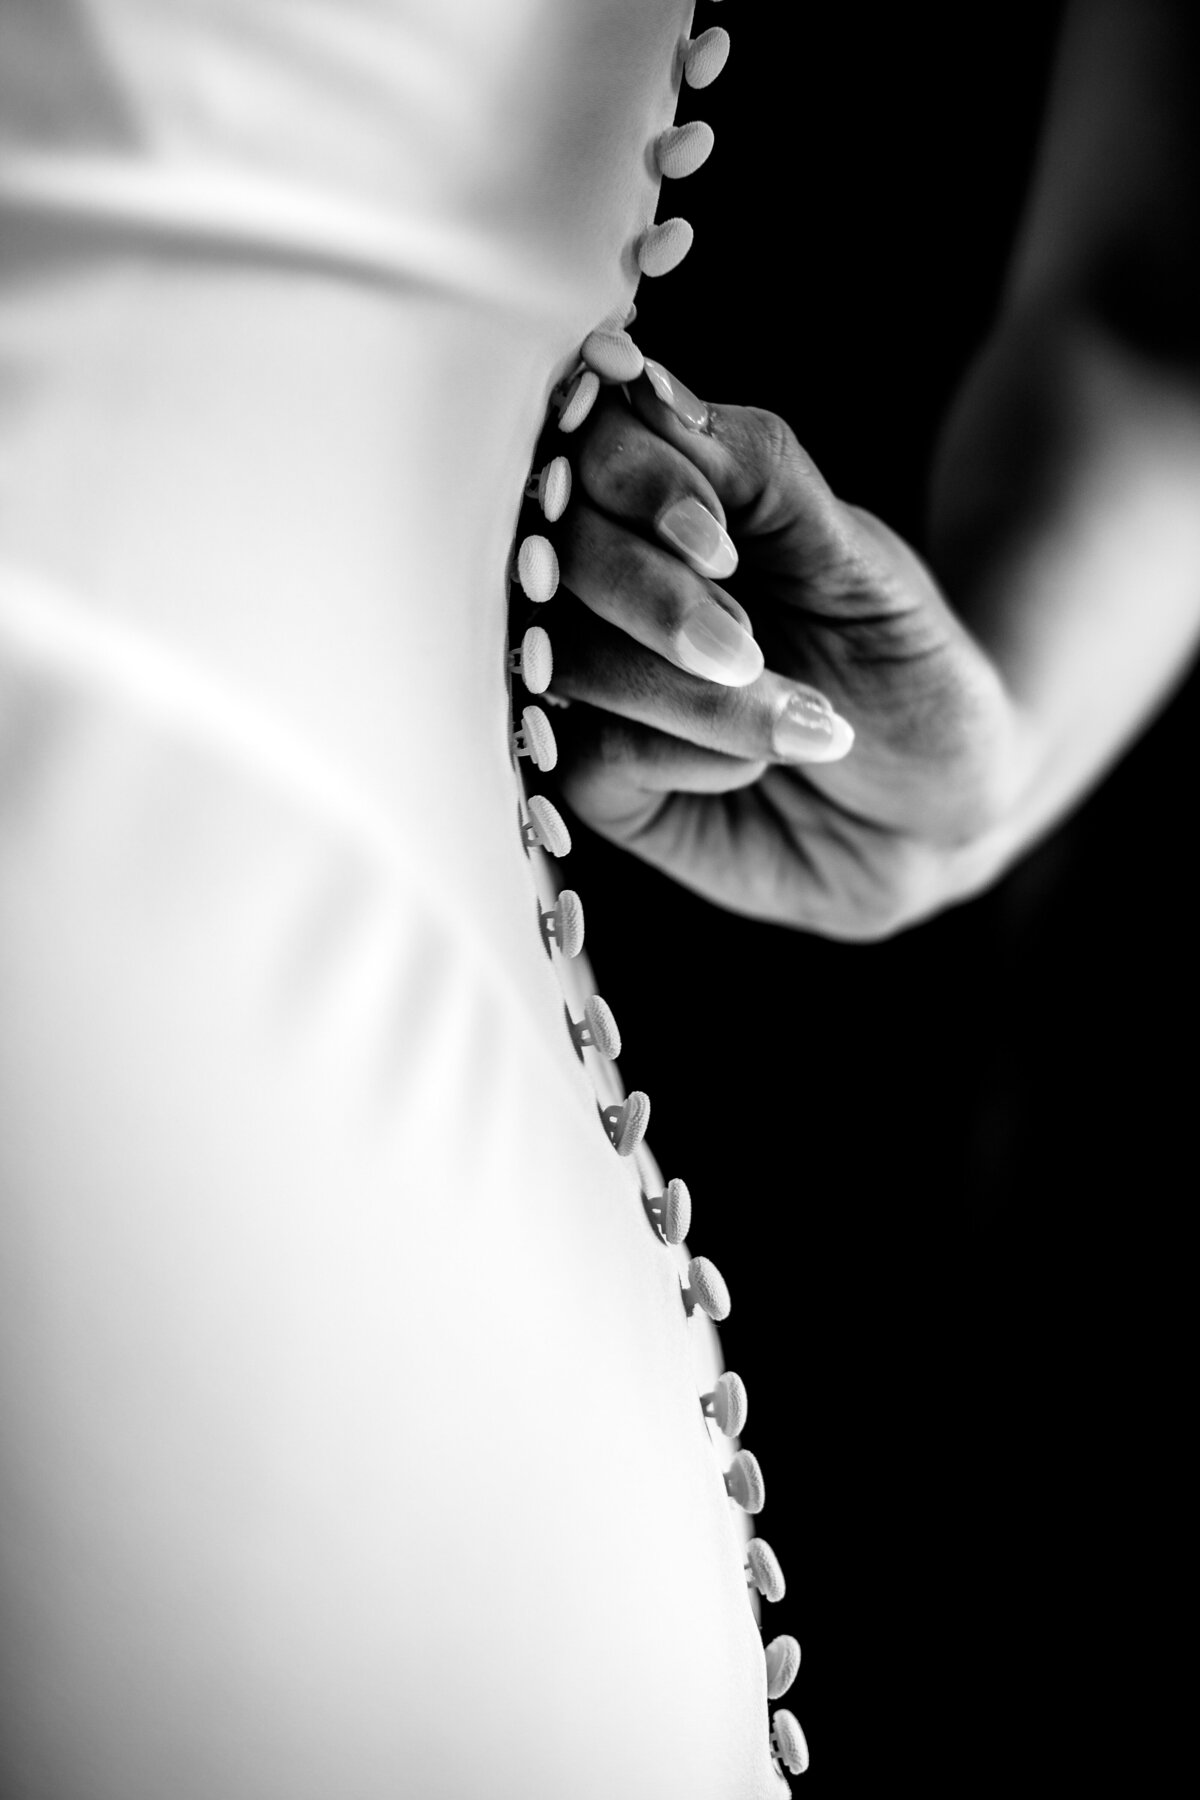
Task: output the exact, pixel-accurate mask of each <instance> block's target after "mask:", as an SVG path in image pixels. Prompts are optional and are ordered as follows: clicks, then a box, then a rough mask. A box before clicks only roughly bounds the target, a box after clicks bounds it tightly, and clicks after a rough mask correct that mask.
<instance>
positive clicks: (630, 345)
mask: <svg viewBox="0 0 1200 1800" xmlns="http://www.w3.org/2000/svg"><path fill="white" fill-rule="evenodd" d="M580 355H581V356H582V357H583V360H584V362H585V363H587V364H588V366H589V367H590V368H592V369H594V370H595V371H596V374H597V375H600V376H602V377H603V378H604V380H605V381H636V380H637V378H638V376H639V375H640V374H641V372H642V370H643V369H644V368H645V366H646V359H645V357H644V356H643V355H642V353H641V351H640V350H639V349H638V347H637V345H636V344H635V343H634V341H633V339H632V338H631V337H630V335H629V333H628V332H627V331H591V332H589V333H588V335H587V337H585V338H584V340H583V348H582V350H581V351H580ZM559 423H560V425H561V423H562V421H561V419H560V420H559Z"/></svg>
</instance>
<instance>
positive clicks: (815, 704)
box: [772, 688, 854, 763]
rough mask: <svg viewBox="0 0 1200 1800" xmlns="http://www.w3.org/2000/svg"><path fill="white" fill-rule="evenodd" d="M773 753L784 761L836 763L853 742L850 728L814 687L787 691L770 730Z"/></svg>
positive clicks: (852, 733) (851, 728)
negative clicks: (784, 702)
mask: <svg viewBox="0 0 1200 1800" xmlns="http://www.w3.org/2000/svg"><path fill="white" fill-rule="evenodd" d="M772 737H773V740H774V744H775V754H776V756H779V757H782V758H783V759H784V760H785V761H786V762H806V763H827V762H838V761H840V760H841V758H842V757H843V756H845V754H846V752H847V751H848V750H849V748H850V746H851V744H852V743H853V742H854V728H853V726H851V725H850V724H849V723H848V722H847V720H845V719H843V718H842V716H841V714H840V713H835V712H834V710H833V708H832V706H830V704H829V702H828V700H826V698H825V696H824V694H819V693H818V692H817V690H816V689H815V688H807V689H803V688H802V689H799V690H797V692H796V693H794V694H789V695H788V698H787V703H786V705H785V706H784V708H783V711H782V712H781V713H780V714H779V717H778V718H777V719H776V721H775V729H774V731H773V733H772Z"/></svg>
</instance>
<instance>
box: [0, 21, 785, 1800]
mask: <svg viewBox="0 0 1200 1800" xmlns="http://www.w3.org/2000/svg"><path fill="white" fill-rule="evenodd" d="M691 13H692V8H691V4H690V0H597V3H591V0H587V3H585V0H570V3H568V4H563V3H562V0H387V3H384V0H374V3H368V0H353V3H352V4H346V5H339V6H337V7H334V6H332V5H331V4H328V3H327V0H324V3H317V0H305V3H304V4H297V3H294V0H272V3H271V4H265V3H264V4H259V5H257V6H254V7H245V6H242V5H238V4H234V3H233V0H225V3H218V0H190V3H186V4H185V3H184V0H175V3H174V4H163V3H162V0H90V3H89V4H86V5H84V4H69V3H68V0H58V3H56V4H53V5H46V4H43V3H42V0H12V3H11V4H10V5H9V6H8V7H7V8H6V10H5V12H4V14H3V17H2V18H0V118H2V121H3V122H2V123H0V229H2V230H3V232H4V237H5V243H6V255H5V257H4V259H3V261H2V262H0V361H2V362H3V363H4V364H5V365H6V366H7V367H8V368H9V370H11V371H12V372H13V373H14V374H15V376H16V379H15V380H14V381H12V382H10V383H9V384H8V385H7V387H6V389H5V392H6V394H7V398H6V399H5V400H4V401H3V402H0V503H2V504H0V707H2V723H0V770H2V773H3V781H2V783H0V946H3V947H2V948H0V1016H2V1017H3V1019H4V1021H5V1025H4V1031H3V1039H2V1041H0V1110H3V1112H4V1114H5V1116H6V1117H7V1118H11V1119H13V1120H16V1121H17V1124H16V1126H15V1128H13V1129H11V1130H9V1131H6V1132H5V1133H4V1134H3V1135H2V1137H0V1184H2V1186H3V1189H4V1192H5V1193H6V1195H10V1196H12V1204H11V1211H10V1214H9V1216H8V1218H7V1219H6V1220H5V1222H4V1224H3V1227H2V1229H3V1230H4V1231H5V1233H6V1234H7V1242H6V1244H5V1246H4V1248H5V1250H6V1252H7V1253H8V1255H7V1261H8V1266H9V1267H10V1268H11V1269H12V1271H13V1274H12V1276H11V1277H6V1280H11V1282H12V1283H13V1284H15V1286H14V1287H13V1289H12V1291H11V1292H10V1291H9V1290H8V1289H7V1288H6V1290H5V1292H4V1293H3V1295H0V1312H2V1313H3V1315H4V1316H5V1318H6V1320H7V1322H8V1323H7V1329H8V1331H9V1333H10V1335H11V1337H12V1339H13V1341H14V1343H15V1344H16V1346H17V1349H18V1351H19V1356H18V1357H17V1358H16V1359H13V1361H12V1363H11V1366H17V1364H19V1366H20V1369H21V1371H22V1375H23V1380H24V1386H23V1387H20V1388H19V1387H17V1386H15V1385H13V1384H12V1382H11V1381H10V1382H9V1384H8V1385H6V1386H5V1387H4V1388H3V1390H2V1391H0V1406H2V1407H3V1414H2V1419H0V1422H2V1423H3V1425H4V1433H3V1435H4V1436H5V1438H6V1440H7V1442H8V1443H9V1445H10V1451H9V1455H8V1458H7V1460H6V1463H5V1472H4V1475H3V1482H4V1486H3V1489H0V1513H3V1512H6V1513H7V1516H8V1518H9V1519H10V1520H12V1521H16V1524H15V1527H13V1528H12V1530H11V1532H10V1542H14V1543H16V1544H17V1546H18V1555H17V1558H16V1560H15V1561H10V1563H9V1565H8V1567H7V1568H6V1571H5V1579H6V1580H7V1581H8V1583H9V1585H10V1587H11V1588H12V1590H13V1591H14V1592H15V1594H16V1600H17V1605H18V1609H19V1611H20V1614H21V1616H22V1617H23V1618H24V1619H25V1620H26V1621H27V1628H26V1636H27V1640H28V1642H29V1644H30V1646H31V1654H30V1655H29V1657H28V1658H27V1660H26V1662H25V1664H24V1666H23V1668H22V1671H21V1674H20V1678H19V1682H18V1684H17V1686H18V1688H19V1693H18V1694H17V1698H16V1700H15V1701H14V1704H15V1705H17V1706H18V1708H19V1715H20V1718H21V1719H22V1721H23V1725H22V1733H23V1736H22V1735H21V1734H20V1733H19V1734H17V1742H18V1748H17V1751H16V1752H15V1753H14V1754H16V1755H17V1757H18V1758H19V1759H20V1767H19V1771H18V1772H19V1774H20V1777H21V1778H22V1779H26V1781H27V1787H28V1793H29V1795H30V1800H33V1797H34V1796H35V1795H36V1796H37V1797H38V1800H42V1796H43V1795H44V1796H46V1800H49V1796H51V1795H53V1800H84V1796H85V1794H86V1800H117V1797H118V1796H119V1797H120V1800H151V1796H154V1797H155V1800H157V1796H158V1795H160V1794H162V1793H163V1792H166V1791H170V1792H171V1793H172V1794H174V1795H177V1796H179V1800H200V1797H201V1796H204V1800H208V1797H209V1796H211V1795H212V1794H214V1793H219V1794H220V1795H221V1796H222V1800H251V1796H253V1800H267V1797H268V1796H270V1797H271V1800H274V1796H276V1795H278V1796H280V1800H282V1796H283V1795H285V1794H286V1795H287V1796H288V1800H306V1797H307V1796H310V1795H311V1796H312V1797H313V1800H316V1797H317V1796H321V1797H322V1800H324V1796H327V1795H329V1794H331V1793H334V1792H337V1793H344V1794H346V1795H347V1797H348V1800H350V1797H353V1800H376V1796H378V1800H384V1796H387V1800H394V1796H395V1795H396V1794H398V1793H403V1794H412V1795H413V1796H414V1800H415V1797H416V1796H420V1800H466V1795H467V1794H468V1793H474V1792H478V1791H486V1792H488V1793H489V1794H491V1795H494V1796H496V1797H497V1800H499V1797H501V1796H508V1795H512V1796H513V1797H514V1800H516V1797H517V1796H521V1797H522V1800H530V1797H533V1800H541V1797H542V1796H545V1797H546V1800H549V1797H550V1796H552V1795H553V1796H559V1795H564V1796H565V1795H570V1796H571V1800H593V1797H594V1800H601V1797H603V1800H609V1797H610V1796H611V1795H613V1794H616V1793H620V1794H622V1795H627V1796H629V1800H667V1797H668V1796H671V1795H676V1794H678V1795H679V1796H681V1797H682V1796H683V1795H685V1794H686V1795H688V1796H689V1800H695V1797H699V1796H710V1797H711V1800H766V1797H767V1796H771V1795H775V1794H777V1793H778V1792H780V1791H781V1788H782V1777H781V1776H780V1774H779V1772H778V1769H777V1767H776V1765H775V1762H774V1761H773V1758H772V1755H771V1748H770V1742H769V1738H768V1729H769V1721H768V1713H767V1696H766V1676H765V1670H764V1659H763V1650H762V1643H761V1639H760V1634H759V1628H758V1624H757V1618H756V1611H755V1606H754V1605H753V1604H752V1596H751V1595H750V1594H749V1593H748V1588H747V1576H746V1569H745V1567H744V1558H745V1539H746V1536H747V1526H746V1519H745V1515H744V1514H743V1513H742V1512H741V1511H740V1510H739V1509H738V1508H737V1507H736V1506H735V1505H734V1503H733V1501H732V1500H731V1498H730V1492H729V1491H727V1482H728V1479H729V1477H728V1472H729V1471H730V1469H731V1468H732V1466H733V1458H734V1453H735V1449H736V1444H735V1442H734V1441H733V1440H731V1439H730V1438H728V1437H725V1436H724V1435H723V1434H722V1433H721V1432H720V1431H719V1430H718V1429H717V1427H716V1426H715V1425H714V1424H713V1423H711V1422H709V1421H707V1420H706V1418H705V1416H704V1414H703V1412H702V1410H701V1405H700V1395H701V1393H702V1392H704V1391H706V1390H711V1389H712V1388H713V1386H714V1383H715V1382H716V1378H717V1374H718V1371H719V1369H720V1363H719V1359H718V1354H717V1350H716V1346H715V1338H714V1336H713V1334H712V1333H711V1330H710V1329H709V1328H708V1326H707V1320H706V1319H705V1318H704V1316H703V1310H702V1309H699V1310H694V1316H689V1309H690V1308H692V1302H693V1300H694V1299H695V1294H694V1291H693V1290H691V1289H689V1290H688V1291H687V1294H686V1295H685V1292H684V1289H683V1287H682V1282H683V1281H684V1280H686V1279H687V1277H686V1268H687V1262H688V1254H689V1252H688V1249H687V1248H686V1247H685V1246H683V1245H682V1244H668V1243H666V1242H664V1241H663V1236H662V1233H661V1232H660V1231H659V1230H658V1229H656V1227H655V1224H654V1222H653V1219H652V1218H651V1217H650V1216H648V1213H647V1207H646V1201H647V1199H648V1198H653V1196H654V1195H655V1194H656V1193H657V1192H658V1191H659V1190H660V1189H661V1187H662V1185H663V1183H662V1177H661V1174H660V1172H659V1171H658V1170H657V1168H656V1166H655V1165H654V1163H653V1159H652V1158H651V1157H650V1155H649V1152H648V1150H647V1148H646V1146H645V1145H644V1144H640V1145H638V1146H636V1148H635V1147H634V1146H633V1145H632V1143H630V1144H629V1145H620V1144H618V1143H616V1142H614V1141H613V1140H614V1136H615V1135H619V1134H618V1133H616V1132H615V1129H614V1127H613V1123H612V1120H611V1118H610V1120H609V1123H608V1124H607V1125H606V1124H605V1122H604V1120H603V1118H602V1114H603V1112H604V1110H605V1109H606V1108H607V1109H617V1108H618V1107H619V1105H620V1103H621V1102H622V1098H623V1090H622V1089H621V1087H620V1085H619V1080H618V1078H617V1076H616V1075H615V1072H614V1071H613V1069H612V1068H611V1066H610V1065H608V1064H607V1063H606V1062H605V1061H604V1060H603V1058H602V1057H601V1055H600V1053H599V1050H598V1049H597V1048H596V1047H595V1046H591V1045H581V1046H578V1047H577V1046H576V1044H574V1043H573V1042H572V1036H571V1032H570V1029H569V1022H570V1020H571V1019H576V1020H578V1019H579V1018H580V1017H581V1016H582V1009H583V1002H584V1000H585V999H586V998H587V997H588V995H589V993H590V981H589V979H588V974H587V967H586V963H585V962H584V960H583V959H576V958H574V957H568V956H566V955H564V953H563V949H562V947H561V946H559V945H557V944H555V943H554V942H553V941H552V939H548V938H547V936H546V934H545V932H544V931H543V929H542V928H541V926H540V925H539V914H542V913H544V912H545V911H547V910H548V909H549V908H550V907H552V906H553V904H554V901H555V898H556V896H557V893H558V891H559V889H560V887H561V886H562V885H563V880H562V877H561V876H560V875H558V874H557V873H556V870H557V866H558V865H557V863H556V861H555V859H554V858H553V857H552V856H549V855H547V851H546V848H545V843H544V841H543V845H542V846H539V844H538V843H537V842H536V841H534V840H536V839H537V837H538V832H537V831H536V829H534V828H533V827H534V826H535V825H536V819H537V809H536V808H535V807H534V808H531V805H530V798H529V795H528V794H527V793H526V792H525V791H524V789H523V788H522V785H521V782H520V780H519V778H518V777H517V774H516V769H515V764H514V757H513V742H512V718H511V712H510V693H509V680H510V666H509V658H508V647H507V641H506V633H507V609H508V596H509V589H510V573H511V568H512V562H513V557H514V552H515V551H516V549H517V547H518V544H519V542H520V541H522V534H523V533H524V532H525V531H526V529H527V527H526V526H524V525H523V526H521V529H520V532H518V521H519V518H520V515H521V508H522V505H523V501H524V494H525V488H526V482H527V479H528V476H529V470H530V459H531V456H532V454H533V450H534V445H535V442H536V440H537V438H538V435H539V433H540V431H541V430H542V427H543V424H544V422H545V419H546V413H547V405H548V402H549V400H550V396H551V394H552V392H553V391H554V390H555V389H556V386H557V384H559V383H560V382H562V380H563V378H564V377H566V376H569V375H570V373H571V371H572V369H573V368H574V366H575V365H576V364H577V362H578V359H579V350H580V345H581V344H582V343H584V341H585V340H587V339H588V338H589V334H591V333H593V332H594V331H595V330H596V329H597V328H602V329H604V330H605V331H607V332H608V333H609V334H616V336H615V338H614V341H615V342H617V343H618V345H620V343H621V341H622V340H620V335H619V328H620V326H621V323H622V322H623V321H624V319H625V317H626V314H627V312H628V308H629V305H630V302H631V300H632V296H633V292H634V288H635V286H636V281H637V276H638V258H639V246H640V245H641V244H643V242H644V233H645V232H646V230H647V228H648V227H649V225H650V222H651V220H652V219H653V218H654V214H655V209H656V206H657V204H658V197H659V188H660V183H661V171H660V168H659V165H658V160H657V150H656V146H657V145H658V144H659V143H660V141H661V138H662V134H663V133H664V132H665V131H666V130H667V129H668V128H669V126H670V124H671V121H672V119H673V117H674V113H675V107H676V101H677V98H678V94H679V90H680V83H681V74H682V70H683V65H684V57H685V50H686V45H687V42H688V34H689V32H690V31H691V30H692V29H693V26H692V18H691ZM564 444H565V440H564ZM514 534H516V536H515V535H514ZM541 612H542V613H544V616H545V620H546V624H547V626H548V628H549V630H550V635H551V638H552V635H553V631H552V616H553V602H551V603H550V604H549V605H546V606H544V607H543V608H542V609H541ZM539 616H540V615H539ZM511 679H512V680H513V681H514V682H516V683H517V685H518V690H519V688H520V678H519V674H517V673H515V672H514V673H512V674H511ZM524 697H525V698H528V697H529V696H524ZM518 698H519V699H520V698H521V695H520V692H519V691H518ZM534 785H536V784H534ZM542 836H543V840H544V839H545V834H544V833H543V834H542ZM549 848H550V849H551V850H553V849H554V848H555V846H554V845H553V844H550V846H549ZM585 901H586V896H585ZM564 1009H565V1011H566V1013H567V1018H566V1019H564ZM59 1116H61V1117H62V1118H64V1119H65V1120H66V1129H61V1130H57V1131H56V1130H55V1129H54V1128H53V1122H54V1120H55V1119H56V1117H59ZM623 1149H628V1150H629V1152H630V1153H629V1154H621V1153H620V1152H621V1151H622V1150H623ZM706 1247H707V1246H706ZM31 1394H32V1395H33V1396H34V1398H35V1400H36V1401H37V1404H36V1405H35V1406H32V1407H31V1406H30V1404H29V1395H31ZM98 1422H99V1423H98ZM47 1471H49V1472H50V1476H49V1478H48V1477H47ZM734 1487H735V1489H736V1487H737V1483H736V1481H735V1483H734ZM738 1491H740V1490H738ZM5 1554H6V1551H5V1546H4V1542H3V1540H2V1538H0V1558H2V1557H4V1556H5ZM751 1572H752V1573H753V1570H752V1571H751ZM768 1585H769V1584H768ZM81 1617H82V1619H83V1620H84V1621H85V1622H86V1626H87V1628H86V1629H81V1628H80V1619H81ZM64 1718H65V1720H66V1723H65V1724H64ZM3 1735H4V1734H3V1732H0V1738H2V1737H3ZM15 1766H16V1765H14V1767H15ZM29 1772H32V1773H29ZM39 1782H40V1783H41V1785H40V1786H39V1785H38V1783H39Z"/></svg>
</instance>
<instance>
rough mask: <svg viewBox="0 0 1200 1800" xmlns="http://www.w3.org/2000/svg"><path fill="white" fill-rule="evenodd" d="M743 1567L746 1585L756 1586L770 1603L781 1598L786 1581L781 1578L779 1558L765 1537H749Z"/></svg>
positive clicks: (784, 1590)
mask: <svg viewBox="0 0 1200 1800" xmlns="http://www.w3.org/2000/svg"><path fill="white" fill-rule="evenodd" d="M745 1568H746V1586H747V1587H752V1588H757V1589H758V1591H759V1593H760V1594H761V1595H762V1597H763V1599H764V1600H770V1601H771V1602H772V1603H774V1602H775V1601H778V1600H782V1599H783V1596H784V1595H785V1594H786V1593H787V1582H786V1581H785V1580H784V1579H783V1570H782V1569H781V1568H780V1566H779V1558H778V1557H777V1556H776V1554H775V1552H774V1551H773V1550H772V1548H771V1546H770V1544H768V1542H767V1540H766V1538H760V1537H756V1538H751V1539H750V1542H749V1543H748V1544H747V1545H746V1563H745Z"/></svg>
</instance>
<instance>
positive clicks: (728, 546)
mask: <svg viewBox="0 0 1200 1800" xmlns="http://www.w3.org/2000/svg"><path fill="white" fill-rule="evenodd" d="M658 535H659V536H660V537H664V538H666V540H667V542H668V544H672V545H674V547H675V549H676V550H678V551H680V552H681V553H682V554H683V555H684V556H686V557H687V559H688V561H689V562H690V563H691V565H692V567H693V569H697V570H698V571H699V572H700V574H701V575H710V576H711V577H712V579H713V580H714V581H723V580H724V578H725V576H726V575H732V574H733V571H734V570H735V569H736V568H737V564H738V554H737V551H736V550H735V549H734V547H733V539H732V538H731V537H730V535H729V533H728V532H727V531H726V529H725V527H724V526H723V525H722V523H721V521H720V520H719V519H717V518H714V516H713V514H712V513H710V512H709V510H708V508H707V506H704V505H702V504H701V502H700V501H699V500H697V499H696V498H695V497H694V496H693V495H691V494H685V495H684V497H683V499H682V500H676V501H675V503H674V505H673V506H668V508H667V510H666V512H665V513H664V514H663V515H662V517H661V519H660V520H659V521H658Z"/></svg>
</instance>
